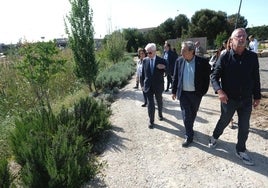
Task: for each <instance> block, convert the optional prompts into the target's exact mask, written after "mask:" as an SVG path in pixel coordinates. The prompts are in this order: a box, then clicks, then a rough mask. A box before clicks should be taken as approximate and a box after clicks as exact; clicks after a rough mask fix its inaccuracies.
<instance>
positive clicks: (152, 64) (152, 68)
mask: <svg viewBox="0 0 268 188" xmlns="http://www.w3.org/2000/svg"><path fill="white" fill-rule="evenodd" d="M150 68H151V74H153V72H154V59H150Z"/></svg>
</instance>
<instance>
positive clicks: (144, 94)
mask: <svg viewBox="0 0 268 188" xmlns="http://www.w3.org/2000/svg"><path fill="white" fill-rule="evenodd" d="M142 94H143V99H144V104H147V96H146V93H145V92H144V91H142Z"/></svg>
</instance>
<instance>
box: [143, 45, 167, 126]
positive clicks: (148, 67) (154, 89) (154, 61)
mask: <svg viewBox="0 0 268 188" xmlns="http://www.w3.org/2000/svg"><path fill="white" fill-rule="evenodd" d="M145 50H146V51H147V54H148V56H147V58H145V59H144V60H143V70H142V75H141V82H140V83H141V87H142V89H143V91H144V92H145V93H146V96H147V98H148V115H149V128H150V129H152V128H153V126H154V119H155V102H154V97H155V99H156V102H157V107H158V119H159V120H160V121H162V120H163V114H162V107H163V99H162V93H163V91H164V73H165V69H166V61H165V59H163V58H161V57H159V56H157V55H156V45H155V44H154V43H149V44H147V45H146V47H145Z"/></svg>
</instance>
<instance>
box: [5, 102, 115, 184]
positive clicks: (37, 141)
mask: <svg viewBox="0 0 268 188" xmlns="http://www.w3.org/2000/svg"><path fill="white" fill-rule="evenodd" d="M110 114H111V112H110V110H109V109H108V108H107V107H106V106H105V105H104V104H102V103H99V102H97V101H95V100H94V99H93V98H90V97H87V98H85V99H81V100H80V102H79V103H78V104H75V105H74V109H73V110H70V111H69V110H67V109H64V108H63V109H62V110H61V112H60V113H59V114H58V115H54V114H52V113H51V112H48V111H47V110H45V109H43V110H41V111H34V112H29V113H25V114H24V116H22V117H21V118H18V119H17V120H16V121H15V129H14V130H13V132H12V133H11V136H10V143H11V144H10V147H11V149H12V151H13V154H14V156H15V159H16V161H17V162H18V163H19V164H20V165H21V167H22V169H21V181H22V184H23V186H27V187H80V186H81V185H82V184H83V183H84V182H86V181H89V180H90V179H91V178H92V177H94V176H95V175H96V174H97V173H98V172H99V169H100V168H101V165H102V164H100V163H98V161H97V159H96V157H95V155H94V154H93V153H92V151H91V148H92V143H94V142H96V141H98V138H100V137H101V135H102V134H103V133H104V131H105V130H107V129H109V128H110V123H109V120H108V119H109V116H110Z"/></svg>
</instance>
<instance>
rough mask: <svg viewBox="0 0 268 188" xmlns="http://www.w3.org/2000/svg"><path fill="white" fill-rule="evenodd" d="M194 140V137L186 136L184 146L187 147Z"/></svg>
mask: <svg viewBox="0 0 268 188" xmlns="http://www.w3.org/2000/svg"><path fill="white" fill-rule="evenodd" d="M192 142H193V139H189V138H186V139H185V140H184V141H183V143H182V147H184V148H187V147H188V146H189V145H190V144H191V143H192Z"/></svg>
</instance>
